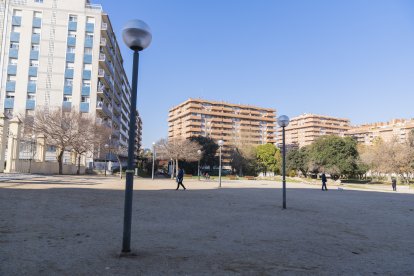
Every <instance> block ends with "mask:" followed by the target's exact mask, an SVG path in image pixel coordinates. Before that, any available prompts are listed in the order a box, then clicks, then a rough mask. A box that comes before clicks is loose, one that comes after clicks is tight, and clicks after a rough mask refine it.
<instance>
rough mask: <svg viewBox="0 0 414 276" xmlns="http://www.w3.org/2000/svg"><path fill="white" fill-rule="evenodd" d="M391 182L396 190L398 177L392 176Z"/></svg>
mask: <svg viewBox="0 0 414 276" xmlns="http://www.w3.org/2000/svg"><path fill="white" fill-rule="evenodd" d="M391 184H392V190H393V191H395V192H396V191H397V179H395V177H393V178H392V180H391Z"/></svg>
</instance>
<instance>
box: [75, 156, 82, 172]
mask: <svg viewBox="0 0 414 276" xmlns="http://www.w3.org/2000/svg"><path fill="white" fill-rule="evenodd" d="M80 161H81V155H80V154H79V157H78V170H77V171H76V174H77V175H79V174H80Z"/></svg>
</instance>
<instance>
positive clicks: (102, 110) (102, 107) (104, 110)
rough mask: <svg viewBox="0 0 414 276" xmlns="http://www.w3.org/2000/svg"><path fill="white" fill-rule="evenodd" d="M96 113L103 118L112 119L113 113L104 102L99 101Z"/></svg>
mask: <svg viewBox="0 0 414 276" xmlns="http://www.w3.org/2000/svg"><path fill="white" fill-rule="evenodd" d="M96 112H97V113H99V114H100V115H101V116H103V117H109V118H110V117H112V112H111V111H110V110H109V108H108V107H107V106H106V104H105V103H104V102H100V101H98V102H97V103H96Z"/></svg>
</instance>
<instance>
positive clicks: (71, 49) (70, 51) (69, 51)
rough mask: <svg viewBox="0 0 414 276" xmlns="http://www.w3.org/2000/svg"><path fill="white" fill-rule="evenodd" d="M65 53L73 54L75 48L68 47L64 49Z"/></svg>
mask: <svg viewBox="0 0 414 276" xmlns="http://www.w3.org/2000/svg"><path fill="white" fill-rule="evenodd" d="M66 52H68V53H75V47H73V46H68V48H67V49H66Z"/></svg>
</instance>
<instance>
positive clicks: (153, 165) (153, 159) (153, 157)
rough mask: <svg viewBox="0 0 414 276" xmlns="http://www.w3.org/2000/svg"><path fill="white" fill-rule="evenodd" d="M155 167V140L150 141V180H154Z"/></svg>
mask: <svg viewBox="0 0 414 276" xmlns="http://www.w3.org/2000/svg"><path fill="white" fill-rule="evenodd" d="M154 169H155V142H152V180H154Z"/></svg>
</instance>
